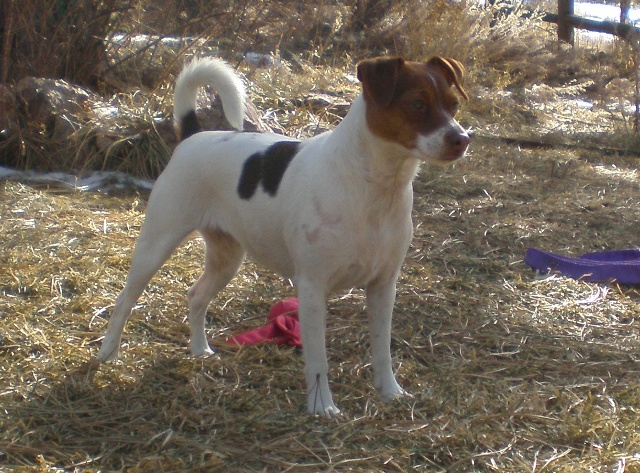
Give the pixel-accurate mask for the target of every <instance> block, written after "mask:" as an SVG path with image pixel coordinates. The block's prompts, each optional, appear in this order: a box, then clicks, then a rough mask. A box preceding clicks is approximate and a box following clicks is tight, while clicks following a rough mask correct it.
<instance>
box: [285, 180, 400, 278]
mask: <svg viewBox="0 0 640 473" xmlns="http://www.w3.org/2000/svg"><path fill="white" fill-rule="evenodd" d="M355 201H356V202H357V201H358V200H357V199H355ZM410 212H411V195H410V189H409V195H406V194H405V195H404V196H402V199H401V200H400V201H399V202H398V203H396V205H392V206H388V207H385V206H383V207H380V208H376V203H371V202H366V201H365V202H360V203H359V205H354V204H353V203H351V204H350V203H349V201H342V202H340V201H336V200H334V201H331V199H322V198H318V197H316V198H313V199H312V200H311V203H310V205H309V206H308V212H307V213H306V215H305V216H304V217H303V218H301V220H300V223H299V228H298V231H297V232H296V234H295V238H293V241H292V245H293V246H294V249H293V251H292V255H293V258H294V260H295V266H296V268H297V272H300V271H306V272H308V273H313V274H316V275H318V276H319V279H325V280H327V281H328V286H329V288H330V289H344V288H350V287H354V286H364V285H366V284H367V283H368V282H369V281H371V280H373V279H375V278H377V277H378V276H379V275H381V274H388V273H392V272H394V271H395V270H397V268H398V267H399V266H400V264H401V263H402V260H403V259H404V255H405V253H406V250H407V248H408V245H409V242H410V240H411V235H412V223H411V215H410Z"/></svg>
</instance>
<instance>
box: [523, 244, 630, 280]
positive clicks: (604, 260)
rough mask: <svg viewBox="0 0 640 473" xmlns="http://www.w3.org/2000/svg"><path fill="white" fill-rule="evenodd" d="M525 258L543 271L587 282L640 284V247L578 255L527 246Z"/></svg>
mask: <svg viewBox="0 0 640 473" xmlns="http://www.w3.org/2000/svg"><path fill="white" fill-rule="evenodd" d="M524 262H525V263H527V264H528V265H529V266H531V268H532V269H533V270H537V271H540V272H541V273H543V274H544V273H547V272H548V271H550V270H551V271H556V272H559V273H560V274H563V275H565V276H569V277H572V278H574V279H581V280H583V281H589V282H606V281H616V282H617V283H619V284H640V249H629V250H615V251H603V252H597V253H587V254H585V255H582V256H581V257H580V258H570V257H567V256H562V255H557V254H554V253H547V252H544V251H541V250H537V249H535V248H529V249H528V250H527V253H526V255H525V257H524Z"/></svg>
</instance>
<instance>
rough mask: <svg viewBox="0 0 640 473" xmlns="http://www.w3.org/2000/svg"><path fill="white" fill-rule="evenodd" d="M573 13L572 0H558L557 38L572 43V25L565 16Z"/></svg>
mask: <svg viewBox="0 0 640 473" xmlns="http://www.w3.org/2000/svg"><path fill="white" fill-rule="evenodd" d="M569 15H573V0H558V39H559V40H560V41H564V42H565V43H569V44H573V26H572V25H571V23H570V22H569V21H568V19H567V17H568V16H569Z"/></svg>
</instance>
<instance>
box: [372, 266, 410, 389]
mask: <svg viewBox="0 0 640 473" xmlns="http://www.w3.org/2000/svg"><path fill="white" fill-rule="evenodd" d="M397 278H398V274H397V273H396V274H394V275H393V276H392V277H390V278H385V279H382V280H378V281H375V282H373V283H370V284H369V285H368V286H367V312H368V315H369V334H370V337H371V365H372V367H373V378H374V386H375V387H376V389H377V390H378V392H379V393H380V396H381V397H382V398H383V399H385V400H392V399H396V398H398V397H400V396H404V395H407V393H406V392H405V390H404V389H402V387H400V385H399V384H398V383H397V381H396V378H395V376H394V374H393V367H392V365H391V316H392V314H393V305H394V302H395V298H396V280H397Z"/></svg>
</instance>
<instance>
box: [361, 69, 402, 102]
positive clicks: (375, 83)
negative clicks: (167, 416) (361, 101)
mask: <svg viewBox="0 0 640 473" xmlns="http://www.w3.org/2000/svg"><path fill="white" fill-rule="evenodd" d="M403 64H404V60H403V59H402V58H400V57H382V58H375V59H365V60H364V61H361V62H360V63H358V80H359V81H360V82H362V89H363V90H364V94H365V98H367V99H371V100H373V101H374V102H375V104H376V105H378V106H380V107H387V106H388V105H389V104H391V101H392V100H393V97H394V93H395V90H396V82H397V81H398V71H400V68H401V67H402V65H403Z"/></svg>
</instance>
